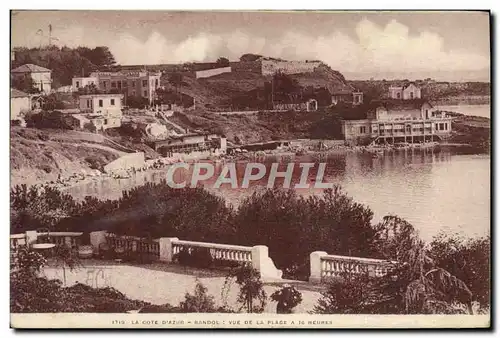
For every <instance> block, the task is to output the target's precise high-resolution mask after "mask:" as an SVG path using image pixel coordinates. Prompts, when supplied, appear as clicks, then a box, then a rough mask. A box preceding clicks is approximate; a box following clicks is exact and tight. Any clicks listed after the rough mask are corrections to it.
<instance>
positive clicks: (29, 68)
mask: <svg viewBox="0 0 500 338" xmlns="http://www.w3.org/2000/svg"><path fill="white" fill-rule="evenodd" d="M11 72H12V73H47V72H52V71H51V70H50V69H47V68H43V67H40V66H37V65H34V64H32V63H27V64H25V65H22V66H19V67H17V68H14V69H12V70H11Z"/></svg>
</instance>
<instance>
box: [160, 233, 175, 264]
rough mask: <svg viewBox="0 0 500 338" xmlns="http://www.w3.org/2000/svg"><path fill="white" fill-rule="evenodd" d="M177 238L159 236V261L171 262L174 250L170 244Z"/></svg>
mask: <svg viewBox="0 0 500 338" xmlns="http://www.w3.org/2000/svg"><path fill="white" fill-rule="evenodd" d="M178 240H179V239H178V238H177V237H162V238H160V261H163V262H172V261H173V259H174V251H173V248H172V244H173V243H174V242H176V241H178Z"/></svg>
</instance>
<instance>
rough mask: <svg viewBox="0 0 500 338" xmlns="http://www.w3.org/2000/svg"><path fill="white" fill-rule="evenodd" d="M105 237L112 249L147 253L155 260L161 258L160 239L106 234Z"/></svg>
mask: <svg viewBox="0 0 500 338" xmlns="http://www.w3.org/2000/svg"><path fill="white" fill-rule="evenodd" d="M104 236H105V239H106V243H107V244H109V246H110V247H112V248H115V249H118V248H119V249H123V251H125V252H138V253H147V254H150V255H151V257H153V258H156V259H159V258H160V243H159V240H158V239H146V238H141V237H135V236H118V235H115V234H112V233H104ZM91 238H92V236H91ZM91 242H92V239H91ZM96 248H97V249H98V248H99V247H98V246H97V247H96Z"/></svg>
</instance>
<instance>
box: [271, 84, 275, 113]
mask: <svg viewBox="0 0 500 338" xmlns="http://www.w3.org/2000/svg"><path fill="white" fill-rule="evenodd" d="M271 109H274V76H273V77H272V78H271Z"/></svg>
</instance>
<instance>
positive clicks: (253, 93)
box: [162, 65, 349, 109]
mask: <svg viewBox="0 0 500 338" xmlns="http://www.w3.org/2000/svg"><path fill="white" fill-rule="evenodd" d="M181 74H182V76H183V84H182V86H180V87H179V91H180V92H182V93H183V94H185V95H189V96H190V97H193V98H194V99H195V102H196V106H197V107H198V108H205V107H209V106H213V107H229V106H235V104H238V103H241V102H245V103H248V105H250V106H251V105H254V107H249V108H256V109H258V108H264V106H265V105H266V104H267V103H268V102H267V101H268V100H267V101H266V96H268V95H269V93H268V92H267V91H270V89H269V88H270V83H271V77H270V76H263V75H260V74H256V73H252V72H236V71H233V72H231V73H223V74H219V75H216V76H212V77H209V78H203V79H196V78H195V76H194V74H193V73H190V72H182V73H181ZM290 78H291V79H293V80H296V81H297V84H298V85H299V86H301V87H302V88H307V87H313V88H316V89H318V88H327V89H328V90H329V91H330V92H334V91H338V90H345V89H347V88H349V84H348V83H347V81H346V80H345V79H344V77H343V75H342V74H341V73H339V72H338V71H335V70H332V69H331V68H329V67H328V66H326V65H323V66H321V67H318V68H317V69H316V70H315V71H314V72H311V73H302V74H294V75H290ZM162 84H163V85H165V86H167V87H169V88H170V89H172V87H171V85H170V84H169V83H168V75H165V76H163V77H162ZM266 86H267V87H266ZM245 103H243V105H245Z"/></svg>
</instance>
